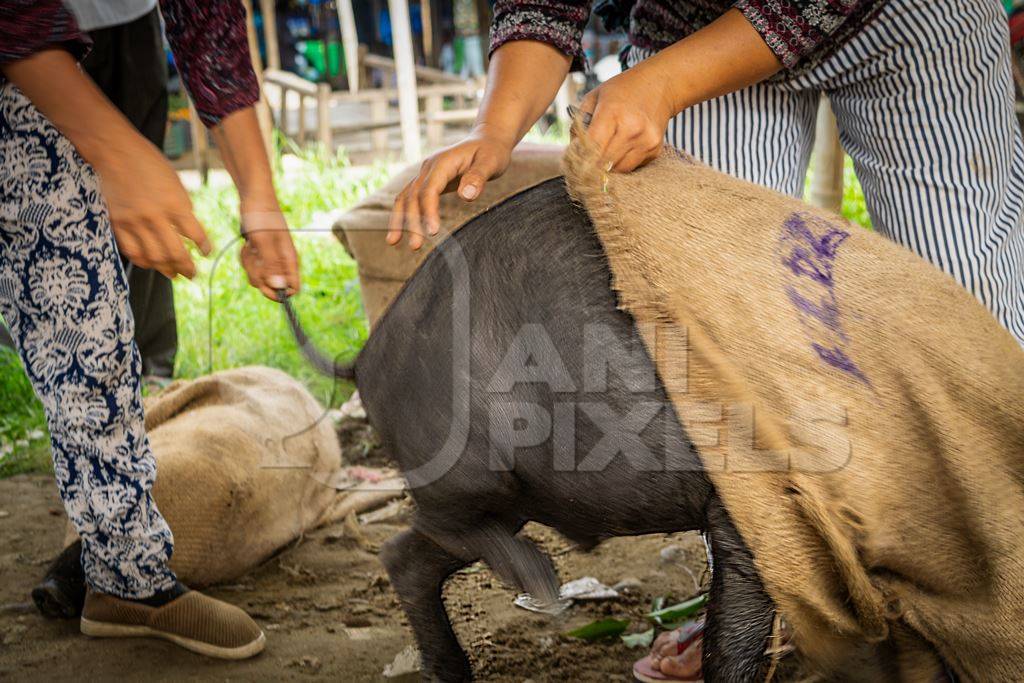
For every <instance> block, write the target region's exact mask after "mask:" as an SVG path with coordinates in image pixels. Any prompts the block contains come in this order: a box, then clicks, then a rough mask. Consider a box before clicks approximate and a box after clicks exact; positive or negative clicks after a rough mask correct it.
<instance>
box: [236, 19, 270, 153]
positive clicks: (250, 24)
mask: <svg viewBox="0 0 1024 683" xmlns="http://www.w3.org/2000/svg"><path fill="white" fill-rule="evenodd" d="M243 1H244V3H245V25H246V30H247V32H248V34H249V58H250V59H251V60H252V69H253V71H255V72H256V84H257V87H258V88H259V94H260V99H259V101H258V102H257V103H256V105H255V106H256V118H257V119H258V120H259V123H260V133H261V134H262V135H263V147H264V148H265V149H266V150H267V158H268V159H270V160H271V161H273V159H274V122H273V121H272V120H271V116H270V107H268V106H267V100H266V98H265V97H263V64H261V63H260V51H259V43H258V42H257V40H256V24H255V22H254V21H253V16H252V0H243Z"/></svg>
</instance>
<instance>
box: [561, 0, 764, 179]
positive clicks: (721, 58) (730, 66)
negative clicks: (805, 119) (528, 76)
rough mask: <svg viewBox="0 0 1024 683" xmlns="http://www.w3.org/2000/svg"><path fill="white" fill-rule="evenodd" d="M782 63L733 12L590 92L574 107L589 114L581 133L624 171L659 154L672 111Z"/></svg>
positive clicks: (754, 79) (607, 160)
mask: <svg viewBox="0 0 1024 683" xmlns="http://www.w3.org/2000/svg"><path fill="white" fill-rule="evenodd" d="M781 68H782V63H781V62H780V61H779V59H778V57H777V56H776V55H775V53H774V52H772V50H771V49H770V48H769V47H768V45H767V44H766V43H765V42H764V40H763V39H762V37H761V35H760V34H759V33H758V32H757V31H756V30H755V29H754V27H753V26H751V24H750V22H749V21H747V20H746V19H745V18H744V16H743V15H742V14H741V13H740V12H739V11H737V10H735V9H732V10H729V11H728V12H726V13H725V14H723V15H722V16H721V17H719V18H718V19H716V20H715V21H713V22H711V23H710V24H708V25H707V26H705V27H704V28H703V29H701V30H699V31H697V32H696V33H694V34H692V35H690V36H689V37H687V38H684V39H683V40H680V41H679V42H678V43H675V44H673V45H670V46H669V47H667V48H665V49H664V50H662V51H661V52H658V53H657V54H655V55H654V56H652V57H650V58H649V59H646V60H644V61H643V62H641V63H640V64H637V65H636V66H634V67H633V68H631V69H629V70H627V71H625V72H623V73H621V74H619V75H618V76H616V77H615V78H612V79H611V80H609V81H608V82H606V83H604V84H603V85H601V86H600V87H599V88H596V89H594V90H592V91H591V92H590V93H588V94H587V96H586V97H585V98H584V99H583V102H582V104H581V105H580V110H581V111H583V112H588V113H590V114H591V115H592V118H591V123H590V128H589V129H588V135H589V137H590V138H591V140H593V141H594V143H595V144H596V145H597V146H598V148H599V149H600V150H601V152H602V159H604V161H605V163H607V164H608V165H609V168H611V169H612V170H615V171H619V172H628V171H632V170H633V169H634V168H637V167H638V166H642V165H643V164H645V163H647V162H648V161H650V160H652V159H653V158H654V157H656V156H658V154H659V153H660V151H661V147H662V139H663V138H664V136H665V129H666V128H667V127H668V122H669V120H670V119H671V118H672V117H674V116H675V115H676V114H678V113H679V112H681V111H683V110H685V109H687V108H689V107H692V106H693V105H695V104H698V103H700V102H703V101H705V100H708V99H711V98H714V97H718V96H720V95H724V94H726V93H730V92H733V91H735V90H739V89H741V88H745V87H747V86H749V85H753V84H754V83H759V82H760V81H762V80H764V79H766V78H768V77H769V76H771V75H772V74H774V73H776V72H777V71H779V70H780V69H781Z"/></svg>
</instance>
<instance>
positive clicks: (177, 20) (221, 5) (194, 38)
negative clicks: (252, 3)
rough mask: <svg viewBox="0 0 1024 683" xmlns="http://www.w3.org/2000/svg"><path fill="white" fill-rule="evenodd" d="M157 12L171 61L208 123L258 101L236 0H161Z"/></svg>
mask: <svg viewBox="0 0 1024 683" xmlns="http://www.w3.org/2000/svg"><path fill="white" fill-rule="evenodd" d="M160 14H161V15H162V16H163V18H164V24H165V26H166V34H167V42H169V43H170V44H171V51H172V52H173V53H174V62H175V65H176V66H177V67H178V72H179V73H180V74H181V78H182V81H183V82H184V83H185V87H186V88H187V89H188V93H189V95H191V96H192V103H193V104H194V105H195V107H196V111H197V112H198V113H199V118H201V119H202V121H203V123H205V124H206V125H207V127H213V126H215V125H216V124H217V122H218V121H220V120H221V119H222V118H224V117H225V116H227V115H228V114H230V113H232V112H234V111H237V110H239V109H245V108H246V107H251V106H253V105H254V104H256V102H258V101H259V99H260V91H259V84H258V82H257V81H256V73H255V72H254V71H253V69H252V57H251V55H250V54H249V37H248V33H247V31H246V21H245V6H244V5H243V4H242V2H241V0H160Z"/></svg>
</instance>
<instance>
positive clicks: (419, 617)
mask: <svg viewBox="0 0 1024 683" xmlns="http://www.w3.org/2000/svg"><path fill="white" fill-rule="evenodd" d="M380 559H381V561H382V562H383V563H384V567H385V568H386V569H387V571H388V576H389V577H390V578H391V585H392V587H394V589H395V592H396V593H398V597H399V599H400V600H401V602H402V608H403V609H404V610H405V615H406V617H407V618H408V619H409V625H410V626H412V631H413V635H415V636H416V643H417V645H419V648H420V655H421V657H422V663H423V672H422V673H423V678H424V679H425V680H428V681H468V680H470V679H472V677H473V673H472V670H471V669H470V666H469V659H468V658H467V657H466V653H465V652H463V651H462V647H460V646H459V641H458V639H456V637H455V632H454V631H453V630H452V625H451V622H450V621H449V620H448V613H447V611H445V608H444V601H443V599H442V597H441V590H442V588H443V587H444V582H445V580H446V579H447V578H448V577H449V576H450V575H451V574H452V573H453V572H455V571H456V570H458V569H461V568H462V567H464V566H465V565H466V564H468V562H466V561H465V560H462V559H460V558H458V557H455V556H454V555H452V554H450V553H449V552H447V551H446V550H444V549H443V548H442V547H441V546H439V545H437V544H436V543H434V542H433V541H432V540H430V539H429V538H427V537H426V536H424V535H423V534H421V533H419V532H418V531H416V530H414V529H409V530H407V531H403V532H402V533H400V534H398V535H397V536H395V537H394V538H392V539H391V540H389V541H388V542H387V543H385V544H384V547H383V548H382V549H381V553H380Z"/></svg>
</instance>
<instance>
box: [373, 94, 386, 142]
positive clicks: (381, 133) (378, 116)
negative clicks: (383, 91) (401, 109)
mask: <svg viewBox="0 0 1024 683" xmlns="http://www.w3.org/2000/svg"><path fill="white" fill-rule="evenodd" d="M387 117H388V101H387V99H385V98H383V97H378V98H375V99H373V100H371V101H370V122H371V123H373V124H378V123H383V122H384V120H385V119H386V118H387ZM370 137H371V139H372V140H373V150H374V151H375V152H384V151H386V150H387V148H388V129H387V128H384V127H380V128H378V127H376V126H374V129H373V132H372V133H370Z"/></svg>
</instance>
